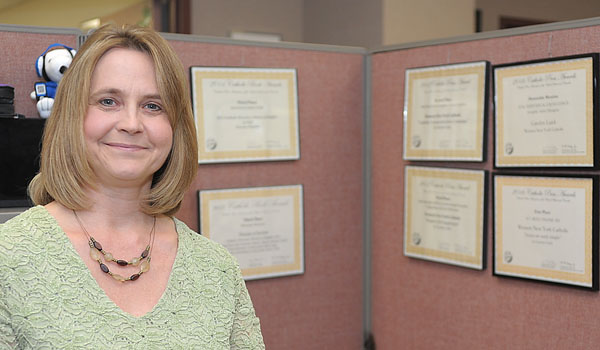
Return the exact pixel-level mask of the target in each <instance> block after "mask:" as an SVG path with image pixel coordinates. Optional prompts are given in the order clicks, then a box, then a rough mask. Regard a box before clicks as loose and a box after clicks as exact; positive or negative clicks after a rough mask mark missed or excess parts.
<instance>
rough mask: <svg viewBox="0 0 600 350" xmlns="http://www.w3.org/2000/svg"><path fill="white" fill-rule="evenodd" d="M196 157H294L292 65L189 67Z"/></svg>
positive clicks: (295, 116) (297, 152)
mask: <svg viewBox="0 0 600 350" xmlns="http://www.w3.org/2000/svg"><path fill="white" fill-rule="evenodd" d="M191 75H192V79H191V80H192V96H193V107H194V118H195V120H196V129H197V132H198V160H199V163H222V162H242V161H264V160H290V159H299V157H300V146H299V137H298V132H299V131H298V101H297V100H298V96H297V87H296V70H295V69H267V68H215V67H192V68H191Z"/></svg>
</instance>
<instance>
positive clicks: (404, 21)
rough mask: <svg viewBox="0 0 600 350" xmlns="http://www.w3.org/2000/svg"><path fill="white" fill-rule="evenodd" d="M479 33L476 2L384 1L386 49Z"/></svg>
mask: <svg viewBox="0 0 600 350" xmlns="http://www.w3.org/2000/svg"><path fill="white" fill-rule="evenodd" d="M474 32H475V0H454V1H437V0H420V1H413V0H383V45H392V44H400V43H408V42H414V41H423V40H430V39H437V38H447V37H451V36H457V35H467V34H472V33H474Z"/></svg>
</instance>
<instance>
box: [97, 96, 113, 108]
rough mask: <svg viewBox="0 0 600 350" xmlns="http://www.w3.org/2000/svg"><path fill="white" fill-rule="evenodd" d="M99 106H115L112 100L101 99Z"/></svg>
mask: <svg viewBox="0 0 600 350" xmlns="http://www.w3.org/2000/svg"><path fill="white" fill-rule="evenodd" d="M100 104H101V105H103V106H107V107H111V106H114V105H115V100H113V99H112V98H103V99H101V100H100Z"/></svg>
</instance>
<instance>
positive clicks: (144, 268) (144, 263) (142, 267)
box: [140, 260, 150, 273]
mask: <svg viewBox="0 0 600 350" xmlns="http://www.w3.org/2000/svg"><path fill="white" fill-rule="evenodd" d="M149 270H150V262H149V261H148V260H144V261H142V263H141V264H140V272H142V273H145V272H148V271H149Z"/></svg>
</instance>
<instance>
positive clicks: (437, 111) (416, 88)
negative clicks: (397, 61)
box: [404, 61, 489, 161]
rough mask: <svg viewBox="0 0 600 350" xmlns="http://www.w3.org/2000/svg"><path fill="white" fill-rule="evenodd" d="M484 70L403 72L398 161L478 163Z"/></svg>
mask: <svg viewBox="0 0 600 350" xmlns="http://www.w3.org/2000/svg"><path fill="white" fill-rule="evenodd" d="M488 67H489V63H488V62H485V61H481V62H472V63H461V64H452V65H445V66H436V67H426V68H411V69H407V70H406V79H405V84H406V87H405V98H404V159H411V160H445V161H449V160H461V161H483V159H484V150H483V149H484V126H485V117H486V101H487V76H488V71H489V69H488Z"/></svg>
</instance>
